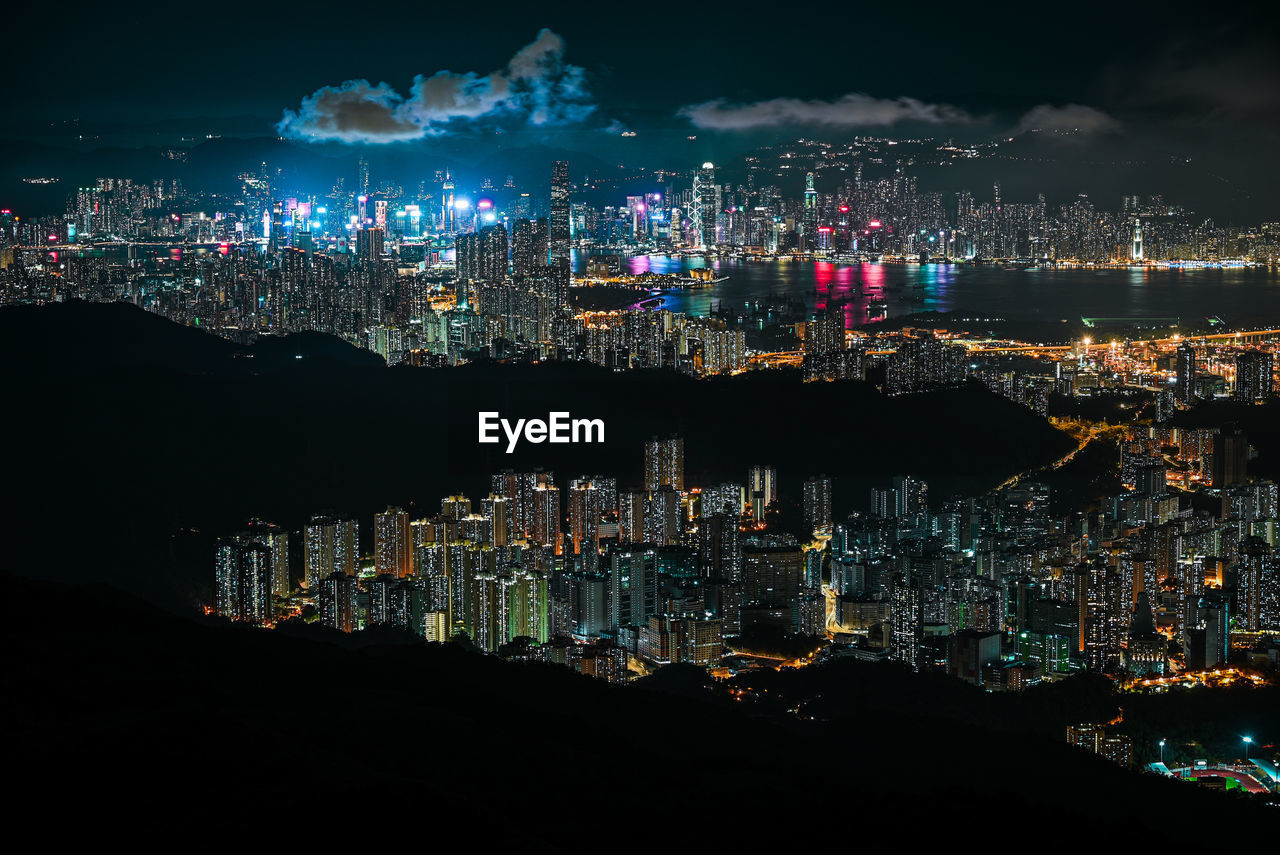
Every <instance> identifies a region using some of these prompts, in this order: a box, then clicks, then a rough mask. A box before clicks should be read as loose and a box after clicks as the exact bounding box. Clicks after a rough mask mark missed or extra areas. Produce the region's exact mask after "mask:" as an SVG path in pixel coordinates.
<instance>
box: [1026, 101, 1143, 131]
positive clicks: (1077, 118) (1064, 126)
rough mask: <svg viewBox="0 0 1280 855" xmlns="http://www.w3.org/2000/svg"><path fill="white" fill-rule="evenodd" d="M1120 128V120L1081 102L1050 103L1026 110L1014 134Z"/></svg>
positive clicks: (1115, 129) (1113, 129)
mask: <svg viewBox="0 0 1280 855" xmlns="http://www.w3.org/2000/svg"><path fill="white" fill-rule="evenodd" d="M1118 130H1120V122H1118V121H1117V120H1116V119H1113V118H1112V117H1111V116H1108V115H1107V114H1106V113H1104V112H1102V111H1101V110H1097V109H1094V108H1093V107H1086V106H1084V105H1083V104H1063V105H1062V106H1061V107H1055V106H1053V105H1052V104H1040V105H1039V106H1036V107H1032V108H1031V109H1030V110H1028V111H1027V113H1026V115H1024V116H1023V117H1022V119H1021V121H1019V122H1018V127H1017V128H1016V129H1015V130H1014V133H1015V134H1021V133H1025V132H1027V131H1074V132H1076V133H1082V134H1092V133H1098V132H1104V131H1118Z"/></svg>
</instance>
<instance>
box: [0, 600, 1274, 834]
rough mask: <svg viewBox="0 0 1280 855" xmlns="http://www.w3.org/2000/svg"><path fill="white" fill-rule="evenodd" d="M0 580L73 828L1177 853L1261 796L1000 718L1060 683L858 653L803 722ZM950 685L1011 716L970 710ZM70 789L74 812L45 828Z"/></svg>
mask: <svg viewBox="0 0 1280 855" xmlns="http://www.w3.org/2000/svg"><path fill="white" fill-rule="evenodd" d="M0 583H2V584H3V587H4V598H5V602H6V603H9V604H11V605H12V604H17V606H18V607H16V608H11V609H10V610H9V612H10V613H9V614H8V615H7V617H8V620H6V622H5V633H6V638H5V643H6V647H7V649H8V651H9V653H10V660H11V664H10V666H9V667H8V668H6V669H5V676H4V682H5V691H6V696H7V698H8V699H9V703H8V704H6V705H5V710H6V724H7V725H8V738H9V749H8V750H7V751H6V755H7V756H6V767H7V769H8V771H9V773H10V775H11V776H12V778H13V779H14V780H19V781H21V782H22V786H21V787H20V788H18V789H17V790H15V792H14V793H13V794H12V795H11V796H10V809H11V810H13V811H14V812H15V815H18V816H22V817H23V818H24V819H25V820H27V821H28V822H30V823H33V824H38V825H40V826H42V827H44V828H46V830H47V831H46V833H47V834H48V835H49V837H50V839H55V840H58V841H59V842H61V843H65V844H76V843H81V842H86V841H88V840H101V839H104V838H114V837H117V836H123V835H128V836H129V839H131V840H132V841H134V842H135V843H143V844H145V843H151V842H153V841H160V840H165V841H169V840H172V839H174V838H175V837H179V838H180V837H183V836H189V835H190V834H192V833H195V832H196V830H199V829H205V830H207V831H208V832H209V833H213V832H214V831H215V830H216V833H217V835H218V836H219V837H221V838H225V839H244V837H246V836H248V835H251V834H255V833H261V832H260V831H259V830H260V829H265V828H268V827H271V826H275V827H277V828H278V829H280V833H281V834H284V835H287V838H288V840H289V842H290V844H291V845H307V844H311V843H315V842H323V843H325V844H327V845H330V846H331V845H333V844H334V843H345V842H347V841H354V840H356V839H360V840H362V841H364V842H366V843H367V842H368V840H369V834H370V829H371V827H377V826H378V825H379V823H380V822H381V821H382V820H384V819H385V820H388V821H392V822H397V823H402V824H407V826H408V827H411V828H416V829H421V830H422V833H423V834H427V835H428V836H431V835H440V838H439V839H440V840H441V841H443V840H444V839H453V838H454V836H455V835H458V834H461V835H463V836H464V837H467V838H469V839H471V840H472V844H473V846H474V848H475V850H476V851H498V850H499V849H502V848H507V847H518V848H519V851H546V852H581V851H586V850H599V851H621V852H631V851H637V852H638V851H653V849H654V847H662V846H664V845H666V846H669V845H670V843H671V841H672V840H673V838H674V839H678V840H679V841H680V842H681V843H682V844H688V845H691V846H692V845H699V846H712V847H714V849H715V851H735V850H744V848H745V851H760V850H762V849H764V848H768V847H781V848H785V850H786V851H792V850H794V849H795V848H796V847H797V846H798V845H800V844H801V842H803V846H802V847H801V848H805V849H830V848H835V847H839V846H842V845H847V842H848V841H849V840H850V839H854V838H856V839H857V840H858V841H860V842H863V843H867V844H891V843H895V842H896V843H899V844H900V843H901V842H902V841H903V839H904V837H905V838H906V839H911V838H912V837H913V836H914V835H917V834H924V835H926V836H928V835H930V834H934V833H936V832H938V831H941V830H947V829H950V830H959V829H964V828H973V827H975V825H981V823H982V822H984V821H992V822H997V823H998V827H999V829H1000V832H1001V834H1002V835H1010V836H1012V837H1013V838H1014V839H1016V838H1021V837H1023V836H1026V837H1027V838H1029V839H1035V838H1034V837H1032V835H1039V834H1043V833H1045V829H1046V828H1051V829H1052V834H1053V837H1054V838H1055V839H1057V840H1063V841H1069V842H1072V843H1077V844H1079V843H1096V842H1097V841H1100V840H1108V841H1121V840H1138V839H1141V840H1142V841H1143V842H1144V843H1145V844H1147V845H1158V844H1160V843H1175V842H1176V843H1177V844H1179V845H1182V846H1185V845H1194V844H1196V843H1204V844H1211V843H1212V842H1214V841H1219V842H1220V840H1221V835H1222V830H1223V829H1224V828H1229V829H1232V834H1233V835H1234V836H1236V837H1238V838H1240V839H1248V836H1249V835H1250V834H1251V833H1256V832H1257V831H1258V830H1259V829H1262V828H1264V827H1266V826H1265V824H1264V822H1263V820H1264V818H1265V816H1266V814H1267V813H1269V812H1273V811H1267V810H1266V809H1265V808H1264V807H1262V806H1261V805H1259V804H1258V803H1257V802H1256V801H1249V800H1246V799H1243V798H1240V797H1233V796H1230V795H1225V794H1221V793H1213V792H1206V791H1204V790H1201V789H1199V788H1196V787H1194V786H1192V785H1189V784H1184V783H1179V782H1174V781H1168V780H1164V779H1159V778H1156V777H1153V776H1148V775H1139V774H1137V773H1134V772H1129V771H1126V770H1123V769H1121V768H1119V767H1116V766H1113V765H1111V764H1109V763H1107V762H1105V761H1103V760H1102V759H1100V758H1098V757H1095V756H1093V755H1090V754H1087V753H1085V752H1083V751H1080V750H1077V749H1072V748H1070V747H1068V746H1067V745H1065V744H1064V743H1062V742H1060V741H1058V740H1057V739H1055V738H1050V737H1049V736H1047V735H1042V734H1041V733H1039V732H1037V731H1036V729H1035V728H1031V729H1025V728H1018V727H1016V726H1011V725H1010V724H1008V722H1009V721H1032V720H1036V719H1038V718H1039V717H1041V716H1044V715H1050V716H1053V715H1055V713H1053V712H1052V709H1053V707H1054V705H1055V704H1056V702H1058V701H1061V700H1062V695H1061V694H1059V695H1057V696H1055V695H1053V694H1052V692H1050V693H1049V694H1048V695H1046V696H1045V697H1044V698H1043V699H1041V698H1038V697H1037V696H1036V693H1035V692H1034V691H1033V692H1030V693H1028V694H1027V695H1025V696H1007V697H1001V698H999V699H998V701H999V703H998V704H995V702H988V701H987V700H985V699H989V698H990V697H991V696H987V695H983V693H981V692H977V691H976V690H974V691H967V692H966V691H964V690H966V689H967V687H959V688H958V689H956V691H954V692H951V693H944V694H942V695H936V694H934V693H933V691H932V687H931V686H930V685H929V680H928V679H927V678H923V677H918V676H916V675H911V674H906V673H903V672H899V671H897V670H896V669H894V668H893V667H892V666H886V665H883V664H867V663H839V664H840V665H841V667H839V668H832V669H812V670H811V671H809V672H805V673H801V674H796V675H794V676H793V677H789V676H788V675H785V674H784V675H772V678H771V679H773V681H774V682H775V683H776V684H779V685H781V684H786V683H787V682H789V681H790V682H791V683H793V684H794V682H795V681H809V682H816V683H818V684H819V685H818V688H820V689H824V690H825V691H827V692H828V693H829V694H831V696H832V697H831V700H830V701H829V702H828V703H827V704H826V707H825V708H824V709H823V710H822V713H823V716H822V718H821V719H819V720H815V721H805V720H798V719H796V718H795V717H794V716H792V715H790V714H789V713H785V712H782V713H779V714H774V713H773V712H771V711H770V710H769V708H768V707H767V706H765V707H764V708H763V709H760V708H750V707H748V708H744V707H743V705H742V704H734V703H733V702H732V701H730V700H729V699H728V698H727V696H726V695H724V694H715V693H714V691H713V690H708V691H706V692H705V693H704V694H703V695H702V696H699V694H698V693H699V692H700V691H701V690H700V688H699V686H700V682H699V681H698V680H696V679H690V675H689V674H688V673H687V669H680V668H677V669H674V670H673V672H672V677H673V678H674V679H673V680H664V679H662V672H659V674H658V675H656V676H655V677H654V678H650V682H651V683H652V684H653V685H652V688H650V689H646V688H644V686H643V684H641V685H635V686H628V687H620V686H615V685H609V684H606V683H603V682H600V681H596V680H592V679H590V678H587V677H580V676H578V675H576V674H574V673H573V672H571V671H569V670H568V669H564V668H561V667H558V666H552V665H539V664H528V663H509V662H504V661H502V660H499V659H496V658H494V657H486V656H482V655H479V654H475V653H468V652H465V651H463V650H462V649H461V648H458V647H456V646H455V645H429V644H425V643H418V644H387V645H374V646H366V647H359V648H355V649H350V648H346V647H341V646H338V645H335V644H330V643H327V642H325V641H318V640H309V639H306V638H298V637H288V636H286V635H284V634H282V633H280V632H272V631H267V630H253V629H248V628H244V627H233V626H229V625H226V624H214V623H209V622H205V623H198V622H196V621H193V620H188V619H185V618H181V617H177V616H174V615H171V614H168V613H166V612H163V611H160V610H157V609H155V608H153V607H151V606H149V605H146V604H144V603H142V602H140V601H138V600H136V599H134V598H132V597H130V596H128V595H125V594H122V593H120V592H118V591H115V590H113V589H109V588H106V587H103V586H66V585H57V584H52V583H44V582H31V581H27V580H22V579H16V578H12V577H5V578H4V579H3V580H0ZM765 676H768V675H765ZM758 685H759V686H760V687H765V686H767V685H768V684H766V683H759V684H758ZM838 687H842V688H840V690H839V691H838V692H837V691H835V690H836V689H837V688H838ZM1093 694H1094V693H1093V692H1091V691H1088V690H1086V691H1085V693H1084V697H1085V701H1084V703H1085V705H1086V706H1087V705H1088V704H1090V703H1093V701H1090V700H1089V698H1091V697H1093ZM962 695H963V698H962V700H960V701H956V698H957V697H960V696H962ZM952 701H956V702H957V703H961V704H962V705H963V706H965V707H966V708H967V710H968V711H973V712H977V711H979V710H978V706H979V705H982V704H987V709H992V708H995V706H998V707H999V708H1001V709H1005V710H1006V711H1008V710H1009V709H1011V708H1013V709H1014V711H1013V712H1007V714H1005V715H1001V716H987V717H986V718H985V719H984V718H983V717H982V716H981V715H975V716H974V718H975V720H974V721H967V720H962V719H965V718H968V717H969V715H968V712H966V713H965V715H955V714H953V713H952V711H951V710H950V709H948V708H947V704H948V702H952ZM993 705H994V706H993ZM1076 706H1077V708H1079V705H1076ZM1056 715H1058V716H1060V715H1061V713H1060V712H1059V713H1057V714H1056ZM1055 728H1056V724H1055ZM1059 738H1060V737H1059ZM69 806H74V813H75V818H76V821H75V822H60V821H58V820H59V819H60V818H62V817H64V816H65V814H66V812H67V811H68V810H69V809H70V807H69ZM923 817H927V818H928V827H929V828H930V829H933V830H934V831H928V830H925V829H922V828H920V827H919V825H918V822H919V819H920V818H923ZM948 833H950V832H948Z"/></svg>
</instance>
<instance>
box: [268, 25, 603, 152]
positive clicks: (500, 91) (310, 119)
mask: <svg viewBox="0 0 1280 855" xmlns="http://www.w3.org/2000/svg"><path fill="white" fill-rule="evenodd" d="M594 109H595V104H594V103H593V102H592V100H591V95H590V93H589V92H588V90H587V87H586V73H585V72H584V71H583V69H581V68H579V67H578V66H576V65H569V64H567V63H566V62H565V61H564V39H562V38H560V36H558V35H556V34H555V33H553V32H551V31H550V30H547V29H544V30H542V31H541V32H540V33H538V37H537V38H536V39H534V40H533V42H531V43H530V44H527V45H525V46H524V47H523V48H521V49H520V50H519V51H518V52H517V53H516V55H515V56H513V57H512V58H511V60H510V61H509V62H508V63H507V66H506V68H504V69H502V70H500V71H494V72H491V73H489V74H485V75H480V74H476V73H474V72H463V73H457V72H453V71H437V72H435V73H434V74H431V75H421V74H420V75H418V76H417V77H415V78H414V80H413V85H412V86H411V87H410V89H409V94H408V96H407V97H406V96H403V95H401V94H400V93H399V92H397V91H396V90H395V89H394V88H392V87H391V86H389V85H388V84H386V83H379V84H378V85H376V86H374V85H373V84H371V83H369V81H367V80H348V81H346V82H345V83H342V84H341V85H338V86H325V87H322V88H320V89H318V90H317V91H316V92H314V93H313V94H311V95H308V96H307V97H305V98H303V99H302V104H301V106H300V107H299V108H298V110H296V111H294V110H285V112H284V117H283V118H282V119H281V120H280V122H279V124H277V126H276V127H277V129H278V130H279V132H280V134H281V135H282V136H286V137H291V138H293V139H301V140H307V141H311V142H329V141H337V142H346V143H392V142H403V141H405V140H415V139H422V138H424V137H430V136H437V135H439V134H443V133H446V132H448V130H449V129H450V126H451V125H452V124H453V123H454V122H466V121H474V120H476V119H514V120H518V121H522V122H525V123H527V124H530V125H557V124H564V123H567V122H576V121H581V120H582V119H585V118H586V117H587V116H588V115H589V114H590V113H591V112H592V111H593V110H594Z"/></svg>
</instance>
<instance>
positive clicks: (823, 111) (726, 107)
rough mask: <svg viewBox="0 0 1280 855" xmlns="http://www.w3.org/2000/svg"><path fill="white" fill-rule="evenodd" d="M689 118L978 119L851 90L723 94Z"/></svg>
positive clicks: (827, 121)
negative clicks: (734, 99) (747, 97)
mask: <svg viewBox="0 0 1280 855" xmlns="http://www.w3.org/2000/svg"><path fill="white" fill-rule="evenodd" d="M678 112H679V115H681V116H684V117H685V118H687V119H689V121H691V122H693V124H694V125H696V126H698V127H699V128H706V129H708V130H718V131H739V130H749V129H751V128H773V127H778V126H781V125H830V126H835V127H850V128H852V127H877V126H887V125H894V124H897V123H898V122H926V123H929V124H942V123H955V124H963V123H967V122H970V121H972V117H971V116H970V115H969V114H968V113H966V112H965V111H964V110H962V109H960V108H959V107H953V106H951V105H950V104H926V103H924V102H923V101H918V100H916V99H915V98H873V97H872V96H870V95H863V94H860V93H856V92H853V93H850V94H848V95H844V96H842V97H840V98H836V99H834V100H831V101H802V100H800V99H798V98H774V99H773V100H770V101H756V102H755V103H752V104H731V103H729V102H728V101H726V100H725V99H723V98H720V99H716V100H714V101H707V102H705V103H703V104H690V105H687V106H685V107H681V108H680V110H679V111H678Z"/></svg>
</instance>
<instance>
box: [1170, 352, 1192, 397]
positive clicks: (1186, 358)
mask: <svg viewBox="0 0 1280 855" xmlns="http://www.w3.org/2000/svg"><path fill="white" fill-rule="evenodd" d="M1174 396H1175V397H1176V398H1177V399H1178V403H1179V404H1183V405H1186V406H1191V405H1192V404H1194V403H1195V402H1196V349H1195V348H1194V347H1192V346H1191V342H1188V341H1184V342H1183V343H1182V344H1180V345H1178V356H1177V380H1176V381H1175V386H1174Z"/></svg>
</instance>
